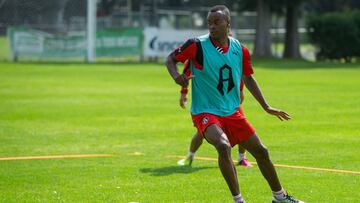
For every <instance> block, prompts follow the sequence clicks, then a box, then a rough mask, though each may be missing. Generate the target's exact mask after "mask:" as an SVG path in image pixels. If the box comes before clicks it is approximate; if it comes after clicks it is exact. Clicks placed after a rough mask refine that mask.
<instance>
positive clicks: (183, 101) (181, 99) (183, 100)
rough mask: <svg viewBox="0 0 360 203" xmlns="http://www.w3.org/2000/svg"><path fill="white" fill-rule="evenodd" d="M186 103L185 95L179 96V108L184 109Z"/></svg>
mask: <svg viewBox="0 0 360 203" xmlns="http://www.w3.org/2000/svg"><path fill="white" fill-rule="evenodd" d="M187 101H188V97H187V94H181V95H180V106H181V108H183V109H185V107H186V104H187Z"/></svg>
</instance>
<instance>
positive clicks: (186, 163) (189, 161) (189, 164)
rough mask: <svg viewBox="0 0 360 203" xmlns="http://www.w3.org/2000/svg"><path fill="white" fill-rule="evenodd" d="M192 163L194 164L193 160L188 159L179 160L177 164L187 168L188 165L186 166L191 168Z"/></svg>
mask: <svg viewBox="0 0 360 203" xmlns="http://www.w3.org/2000/svg"><path fill="white" fill-rule="evenodd" d="M192 162H193V159H192V158H190V157H186V158H185V159H181V160H179V161H178V162H177V164H178V165H180V166H185V165H186V166H191V164H192Z"/></svg>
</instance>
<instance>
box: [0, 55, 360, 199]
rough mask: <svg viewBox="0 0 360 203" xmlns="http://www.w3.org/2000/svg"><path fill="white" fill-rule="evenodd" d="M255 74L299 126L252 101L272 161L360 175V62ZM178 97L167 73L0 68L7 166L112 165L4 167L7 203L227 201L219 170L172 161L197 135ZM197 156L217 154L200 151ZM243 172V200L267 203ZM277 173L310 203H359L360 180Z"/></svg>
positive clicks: (2, 193) (156, 69) (277, 66)
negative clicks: (93, 155)
mask: <svg viewBox="0 0 360 203" xmlns="http://www.w3.org/2000/svg"><path fill="white" fill-rule="evenodd" d="M255 76H256V78H257V80H258V82H259V84H260V85H261V87H262V89H263V92H264V94H265V96H266V98H267V100H268V101H269V103H270V104H272V105H273V106H274V107H278V108H282V109H284V110H286V111H288V112H289V113H290V114H291V115H292V117H293V120H292V121H290V122H280V121H279V120H278V119H277V118H275V117H271V116H269V115H267V114H265V113H264V112H263V111H262V110H261V109H260V107H259V105H258V104H257V103H256V102H255V101H254V99H253V98H252V97H251V96H250V95H249V93H248V92H245V101H244V110H245V113H246V114H247V117H248V119H249V121H250V122H251V123H252V124H253V125H254V126H255V128H256V129H257V132H258V134H259V135H260V137H261V138H262V141H263V142H264V143H265V144H266V145H267V147H268V148H269V150H270V154H271V157H272V160H273V162H274V163H277V164H287V165H295V166H309V167H319V168H330V169H342V170H351V171H358V172H359V171H360V156H359V154H360V128H359V126H360V91H359V88H360V79H359V78H360V64H350V65H344V64H327V63H321V64H319V63H309V62H294V61H260V62H257V63H256V64H255ZM178 92H179V88H178V87H177V86H176V85H175V84H174V82H173V81H172V80H171V79H170V77H169V76H168V74H167V71H166V69H165V67H164V66H163V65H159V64H130V65H129V64H98V65H86V64H37V63H30V64H26V63H18V64H12V63H1V64H0V143H1V144H0V157H16V156H41V155H74V154H113V156H111V157H91V158H63V159H36V160H8V161H0V202H231V201H232V198H231V194H230V192H229V190H228V188H227V186H226V184H225V181H224V180H223V178H222V176H221V174H220V171H219V169H218V167H217V162H216V161H203V160H195V162H194V163H193V168H187V167H180V166H177V165H176V162H177V160H178V159H177V158H174V157H169V156H176V155H186V153H187V148H188V144H189V142H190V139H191V137H192V135H193V133H194V131H195V129H194V128H193V127H192V123H191V121H190V116H189V111H188V109H187V110H182V109H180V107H179V106H178V97H179V94H178ZM197 156H200V157H213V158H215V157H216V152H215V150H214V149H213V148H212V147H211V146H210V145H209V144H208V143H204V144H203V146H202V147H201V148H200V150H199V152H198V154H197ZM248 156H249V158H250V161H254V159H253V157H251V156H250V155H248ZM233 158H234V159H235V158H236V150H233ZM237 170H238V176H239V182H240V186H241V190H242V194H243V196H244V197H245V200H247V202H249V203H264V202H270V198H271V193H270V190H269V188H268V186H267V184H266V183H265V180H264V179H263V178H262V176H261V174H260V172H259V170H258V168H257V167H252V168H246V169H244V168H240V167H237ZM277 170H278V174H279V176H280V179H281V180H282V183H283V186H284V187H285V188H286V189H287V190H288V192H289V193H291V194H293V195H294V196H296V197H298V198H300V199H303V200H306V201H307V202H327V203H328V202H339V203H344V202H346V203H348V202H354V203H355V202H359V198H360V193H359V191H360V174H346V173H335V172H325V171H310V170H303V169H292V168H282V167H278V168H277Z"/></svg>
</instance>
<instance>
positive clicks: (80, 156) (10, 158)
mask: <svg viewBox="0 0 360 203" xmlns="http://www.w3.org/2000/svg"><path fill="white" fill-rule="evenodd" d="M109 156H113V155H112V154H72V155H70V154H69V155H47V156H20V157H0V161H12V160H31V159H63V158H85V157H109Z"/></svg>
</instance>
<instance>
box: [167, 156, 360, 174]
mask: <svg viewBox="0 0 360 203" xmlns="http://www.w3.org/2000/svg"><path fill="white" fill-rule="evenodd" d="M168 157H175V158H179V159H184V158H186V156H168ZM195 159H196V160H203V161H217V160H218V159H217V158H212V157H195ZM233 162H234V163H236V162H237V161H236V160H233ZM250 163H251V164H253V165H257V163H256V162H251V161H250ZM274 166H276V167H283V168H295V169H305V170H310V171H327V172H335V173H350V174H360V171H350V170H341V169H332V168H317V167H309V166H291V165H286V164H274Z"/></svg>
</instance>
